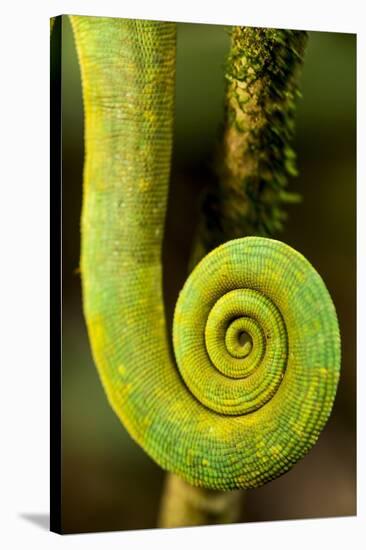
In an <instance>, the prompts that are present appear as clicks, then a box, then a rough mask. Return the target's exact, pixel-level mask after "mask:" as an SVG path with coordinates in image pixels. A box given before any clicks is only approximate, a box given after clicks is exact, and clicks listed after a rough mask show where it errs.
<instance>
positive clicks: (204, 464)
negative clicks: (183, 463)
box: [202, 458, 210, 466]
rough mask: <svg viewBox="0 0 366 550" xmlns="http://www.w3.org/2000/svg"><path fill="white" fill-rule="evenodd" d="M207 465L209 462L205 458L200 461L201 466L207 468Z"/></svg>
mask: <svg viewBox="0 0 366 550" xmlns="http://www.w3.org/2000/svg"><path fill="white" fill-rule="evenodd" d="M209 464H210V463H209V461H208V460H207V459H206V458H204V459H203V460H202V466H209Z"/></svg>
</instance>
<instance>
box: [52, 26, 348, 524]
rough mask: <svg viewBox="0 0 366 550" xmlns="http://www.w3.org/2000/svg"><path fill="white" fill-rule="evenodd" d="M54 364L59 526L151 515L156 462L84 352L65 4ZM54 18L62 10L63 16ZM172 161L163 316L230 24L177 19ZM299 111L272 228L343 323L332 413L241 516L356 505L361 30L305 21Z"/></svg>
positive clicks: (327, 512)
mask: <svg viewBox="0 0 366 550" xmlns="http://www.w3.org/2000/svg"><path fill="white" fill-rule="evenodd" d="M62 20H63V22H62V26H63V29H62V31H63V48H62V77H63V81H62V93H63V106H62V108H63V112H62V117H63V119H62V132H63V134H62V144H63V165H62V169H63V192H62V194H63V214H62V216H63V229H62V236H63V243H62V254H63V262H62V269H63V320H62V325H63V326H62V330H63V341H62V353H63V359H62V361H63V363H62V365H63V371H62V403H63V408H62V524H63V530H64V531H66V532H84V531H100V530H117V529H139V528H153V527H155V524H156V519H157V513H158V508H159V501H160V497H161V492H162V487H163V481H164V472H163V471H162V470H161V469H160V468H159V467H158V466H157V465H156V464H155V463H154V462H153V461H152V460H150V458H149V457H148V456H147V455H146V454H145V453H144V451H142V450H141V449H140V448H139V447H138V446H137V445H136V444H135V443H134V442H133V441H132V439H131V438H130V437H129V435H128V433H127V432H126V430H125V429H124V427H123V426H122V425H121V424H120V422H119V421H118V419H117V417H116V416H115V414H114V413H113V411H112V409H111V408H110V407H109V405H108V403H107V400H106V397H105V395H104V393H103V390H102V386H101V384H100V382H99V379H98V375H97V371H96V369H95V366H94V364H93V361H92V358H91V354H90V349H89V344H88V340H87V334H86V329H85V325H84V321H83V316H82V310H81V297H80V278H79V274H78V273H77V268H78V264H79V251H80V248H79V246H80V242H79V241H80V225H79V219H80V209H81V196H82V195H81V191H82V164H83V154H84V151H83V110H82V98H81V89H80V73H79V68H78V63H77V58H76V53H75V48H74V43H73V37H72V32H71V27H70V25H69V22H68V19H67V17H63V18H62ZM58 24H60V23H58ZM177 40H178V42H177V91H176V122H175V133H174V140H175V142H174V154H173V169H172V177H171V189H170V195H169V206H168V215H167V224H166V232H165V243H164V253H163V259H164V269H165V272H164V294H165V303H166V310H167V317H168V322H169V324H171V317H172V312H173V309H174V304H175V301H176V298H177V295H178V292H179V290H180V288H181V287H182V285H183V283H184V281H185V279H186V269H187V267H186V265H187V260H188V256H189V250H190V244H191V239H192V236H193V233H194V229H195V225H196V222H197V214H198V200H197V199H198V195H199V192H200V190H201V189H202V187H203V186H204V185H205V184H207V182H209V181H210V177H211V176H210V174H211V170H212V159H213V154H214V149H215V146H216V145H217V143H218V141H219V136H220V125H221V123H222V119H223V99H224V79H223V69H224V62H225V57H226V55H227V52H228V48H229V28H228V27H223V26H215V25H203V24H178V39H177ZM302 92H303V98H302V100H300V102H299V106H298V115H297V137H296V150H297V154H298V167H299V171H300V176H299V177H298V178H294V179H292V180H291V182H290V189H291V190H293V191H297V192H299V193H301V194H302V196H303V201H302V203H300V204H298V205H291V206H289V207H288V221H287V224H286V227H285V230H284V232H283V233H282V234H281V235H278V237H279V238H280V239H281V240H283V241H285V242H287V243H288V244H290V245H292V246H293V247H295V248H296V249H298V250H299V251H301V252H302V253H303V254H304V255H305V256H306V257H307V258H308V259H309V260H310V261H311V263H312V264H313V265H314V266H315V267H316V269H317V270H318V271H319V273H320V274H321V275H322V277H323V279H324V280H325V282H326V284H327V286H328V288H329V290H330V292H331V295H332V297H333V300H334V302H335V305H336V308H337V312H338V315H339V321H340V326H341V334H342V355H343V361H342V374H341V380H340V385H339V390H338V394H337V398H336V402H335V406H334V411H333V414H332V417H331V419H330V421H329V423H328V424H327V426H326V428H325V429H324V431H323V433H322V435H321V436H320V439H319V441H318V443H317V444H316V445H315V447H314V448H313V449H312V451H311V452H310V453H309V454H308V455H307V456H306V457H305V458H304V459H303V460H302V461H301V462H300V463H299V464H297V465H296V466H295V467H294V468H293V469H292V470H291V471H290V472H289V473H287V474H286V475H284V476H283V477H281V478H279V479H277V480H275V481H273V482H271V483H269V484H267V485H266V486H264V487H262V488H260V489H255V490H251V491H249V492H247V495H246V499H245V505H244V506H243V511H242V515H241V521H264V520H279V519H297V518H317V517H329V516H346V515H353V514H355V513H356V451H355V449H356V436H355V423H356V418H355V415H356V413H355V410H356V409H355V404H356V326H355V323H356V303H355V298H356V259H355V250H356V36H355V35H351V34H340V33H323V32H311V33H310V39H309V45H308V48H307V52H306V57H305V64H304V69H303V77H302Z"/></svg>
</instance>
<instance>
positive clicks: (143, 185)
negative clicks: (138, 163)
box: [138, 178, 151, 193]
mask: <svg viewBox="0 0 366 550" xmlns="http://www.w3.org/2000/svg"><path fill="white" fill-rule="evenodd" d="M138 186H139V189H140V191H142V192H143V193H145V192H146V191H148V190H149V189H150V187H151V181H148V180H146V179H144V178H141V179H140V180H139V183H138Z"/></svg>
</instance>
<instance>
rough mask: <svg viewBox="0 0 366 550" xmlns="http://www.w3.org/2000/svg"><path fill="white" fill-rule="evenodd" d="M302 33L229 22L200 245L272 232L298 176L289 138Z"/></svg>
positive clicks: (206, 246) (290, 199)
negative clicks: (217, 144) (218, 132)
mask: <svg viewBox="0 0 366 550" xmlns="http://www.w3.org/2000/svg"><path fill="white" fill-rule="evenodd" d="M306 41H307V33H305V32H303V31H292V30H280V29H260V28H248V27H233V29H232V35H231V50H230V54H229V57H228V61H227V66H226V71H225V77H226V82H227V89H226V106H225V109H226V111H225V122H224V128H223V141H222V147H221V150H220V151H219V154H218V156H217V161H216V175H217V180H216V182H215V184H214V185H213V186H212V188H211V189H210V190H209V192H208V193H207V195H206V197H205V198H204V200H203V205H202V207H203V220H202V226H201V230H200V236H199V240H200V241H201V242H202V243H203V249H204V250H205V251H207V250H210V249H212V248H214V247H215V246H217V245H218V244H220V243H222V242H225V241H227V240H229V239H232V238H234V237H242V236H245V235H259V236H273V235H274V234H275V233H277V232H279V231H280V230H281V229H282V225H283V221H284V219H285V217H286V215H285V210H284V205H285V204H286V203H291V202H295V201H297V200H299V199H300V197H299V196H298V195H297V194H295V193H290V192H288V191H287V190H286V188H287V184H288V179H289V177H294V176H296V175H297V169H296V155H295V152H294V150H293V148H292V145H291V142H292V139H293V137H294V130H295V110H296V101H297V99H298V97H299V96H300V92H299V77H300V70H301V65H302V60H303V54H304V49H305V45H306Z"/></svg>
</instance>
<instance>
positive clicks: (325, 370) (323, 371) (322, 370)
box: [319, 367, 328, 377]
mask: <svg viewBox="0 0 366 550" xmlns="http://www.w3.org/2000/svg"><path fill="white" fill-rule="evenodd" d="M319 373H320V375H321V376H324V377H325V376H327V375H328V370H327V369H326V368H324V367H323V368H321V369H319Z"/></svg>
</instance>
